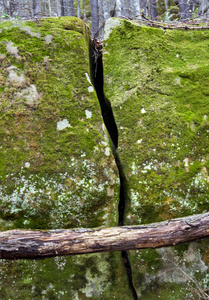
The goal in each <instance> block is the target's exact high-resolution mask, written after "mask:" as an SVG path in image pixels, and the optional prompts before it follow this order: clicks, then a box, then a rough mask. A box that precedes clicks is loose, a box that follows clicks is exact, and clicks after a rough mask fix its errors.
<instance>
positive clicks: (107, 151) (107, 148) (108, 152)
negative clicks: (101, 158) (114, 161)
mask: <svg viewBox="0 0 209 300" xmlns="http://www.w3.org/2000/svg"><path fill="white" fill-rule="evenodd" d="M110 153H111V152H110V148H109V147H106V148H105V155H106V156H109V155H110Z"/></svg>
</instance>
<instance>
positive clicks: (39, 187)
mask: <svg viewBox="0 0 209 300" xmlns="http://www.w3.org/2000/svg"><path fill="white" fill-rule="evenodd" d="M0 28H1V33H0V55H1V56H0V58H1V71H0V81H1V94H0V97H1V98H0V99H1V101H0V113H1V118H0V135H1V145H0V147H1V156H0V180H1V189H0V193H1V194H0V195H1V197H0V198H1V200H0V201H1V202H0V207H1V210H0V211H1V213H0V217H1V218H2V219H10V220H13V222H14V225H15V226H18V227H19V228H20V227H24V228H25V227H28V228H42V229H43V228H60V227H62V228H63V227H71V228H72V227H80V226H86V227H96V226H101V225H102V224H106V225H110V224H115V221H116V213H117V212H116V210H117V202H118V190H117V188H118V184H117V171H116V166H115V163H114V159H113V156H112V155H111V149H110V147H109V146H110V145H109V143H108V141H107V136H106V132H105V129H104V125H103V122H102V117H101V114H100V107H99V103H98V100H97V97H96V93H95V91H94V88H93V86H92V84H91V80H90V73H89V50H88V47H89V31H88V28H87V27H86V26H85V24H84V23H83V22H82V21H81V20H79V19H76V18H72V19H70V18H60V19H59V18H57V19H56V18H52V19H46V20H40V21H39V23H37V24H36V23H35V22H26V23H21V22H14V23H11V22H3V23H1V24H0ZM110 212H111V213H110Z"/></svg>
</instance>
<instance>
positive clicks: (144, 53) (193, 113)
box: [103, 19, 209, 299]
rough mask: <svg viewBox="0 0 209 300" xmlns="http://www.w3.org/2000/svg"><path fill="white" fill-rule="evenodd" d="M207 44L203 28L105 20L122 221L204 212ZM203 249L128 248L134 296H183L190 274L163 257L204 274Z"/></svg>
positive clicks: (208, 189) (208, 184)
mask: <svg viewBox="0 0 209 300" xmlns="http://www.w3.org/2000/svg"><path fill="white" fill-rule="evenodd" d="M208 46H209V31H208V30H205V31H201V30H175V29H173V30H169V29H168V30H166V29H164V30H163V29H161V28H151V27H147V26H144V25H142V24H139V23H137V22H130V21H126V20H119V19H109V20H108V21H107V23H106V30H105V41H104V49H103V53H104V55H103V62H104V78H105V86H104V89H105V94H106V96H107V98H108V99H109V100H110V102H111V104H112V108H113V113H114V116H115V120H116V123H117V126H118V131H119V141H118V144H119V147H118V150H117V153H118V156H119V159H120V163H121V168H122V170H123V173H124V176H125V178H126V186H125V189H126V193H127V199H128V200H129V206H128V210H127V216H126V220H125V223H126V224H140V223H151V222H157V221H162V220H166V219H170V218H175V217H182V216H186V215H192V214H195V213H203V212H206V211H208V207H209V205H208V203H209V201H208V199H209V92H208V84H209V47H208ZM207 247H208V246H207V243H204V244H201V243H200V244H191V245H190V246H186V247H185V248H184V251H183V250H182V248H181V247H177V248H172V249H170V250H169V249H165V250H162V251H160V250H159V251H155V250H146V251H139V252H138V253H137V252H132V263H133V269H134V277H135V278H134V280H135V285H136V287H137V289H138V292H139V294H140V293H142V299H156V297H158V298H160V299H184V298H185V295H187V296H188V297H190V296H189V294H187V292H188V289H187V288H188V286H187V285H186V283H185V282H189V281H190V278H189V277H187V278H186V279H185V281H184V280H183V279H182V278H183V277H182V276H183V275H182V274H183V272H181V270H179V269H178V267H177V266H176V265H174V264H173V263H172V262H170V265H169V263H168V261H174V262H175V261H176V262H177V263H178V266H179V267H181V268H182V270H184V271H185V272H186V273H187V274H188V276H193V275H195V273H196V275H197V274H201V276H202V277H201V276H199V277H201V278H206V277H205V276H206V275H205V273H204V272H206V273H207V270H208V261H207V259H206V255H205V254H204V253H206V252H207V251H208V250H207V249H208V248H207ZM192 252H193V254H194V257H193V258H191V256H189V253H192ZM188 257H189V258H188ZM187 258H188V260H187ZM162 259H163V263H162ZM198 259H199V262H198V263H197V264H196V263H195V262H194V260H198ZM166 262H167V263H166ZM175 272H176V273H175ZM177 273H178V276H177V275H176V274H177ZM184 276H185V275H184ZM197 277H198V276H197ZM197 277H196V278H197ZM199 279H200V278H199ZM206 281H207V280H206ZM199 282H203V281H202V279H201V280H200V281H199ZM176 284H177V285H176ZM179 285H180V287H179ZM181 287H182V289H181ZM196 288H197V287H196ZM177 292H178V293H177ZM156 295H157V296H156ZM193 297H194V296H193ZM188 299H190V298H188Z"/></svg>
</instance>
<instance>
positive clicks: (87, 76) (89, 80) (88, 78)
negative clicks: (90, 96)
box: [85, 73, 92, 84]
mask: <svg viewBox="0 0 209 300" xmlns="http://www.w3.org/2000/svg"><path fill="white" fill-rule="evenodd" d="M85 75H86V79H87V80H88V82H89V83H90V84H92V83H91V79H90V77H89V74H88V73H85Z"/></svg>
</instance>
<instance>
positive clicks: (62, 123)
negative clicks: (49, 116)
mask: <svg viewBox="0 0 209 300" xmlns="http://www.w3.org/2000/svg"><path fill="white" fill-rule="evenodd" d="M67 127H71V125H70V123H69V122H68V120H67V119H63V120H62V121H59V122H57V130H63V129H65V128H67Z"/></svg>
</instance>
